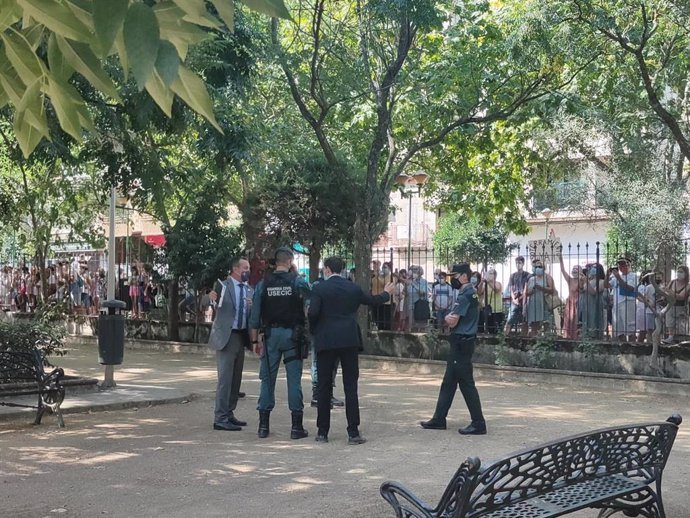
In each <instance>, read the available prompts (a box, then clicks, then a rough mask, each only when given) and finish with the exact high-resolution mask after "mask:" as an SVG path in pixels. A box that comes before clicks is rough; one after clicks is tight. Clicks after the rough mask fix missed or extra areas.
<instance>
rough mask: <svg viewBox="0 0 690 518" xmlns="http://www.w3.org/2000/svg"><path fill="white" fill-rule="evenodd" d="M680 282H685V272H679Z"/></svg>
mask: <svg viewBox="0 0 690 518" xmlns="http://www.w3.org/2000/svg"><path fill="white" fill-rule="evenodd" d="M678 280H679V281H684V280H685V272H678Z"/></svg>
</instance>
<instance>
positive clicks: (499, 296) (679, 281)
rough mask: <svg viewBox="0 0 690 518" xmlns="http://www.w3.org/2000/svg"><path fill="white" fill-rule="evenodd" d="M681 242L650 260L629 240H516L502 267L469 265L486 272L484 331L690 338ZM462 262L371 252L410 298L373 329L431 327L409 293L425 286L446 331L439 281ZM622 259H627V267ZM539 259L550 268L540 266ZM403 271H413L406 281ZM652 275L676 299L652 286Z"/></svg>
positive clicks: (436, 255)
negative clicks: (421, 317) (417, 275)
mask: <svg viewBox="0 0 690 518" xmlns="http://www.w3.org/2000/svg"><path fill="white" fill-rule="evenodd" d="M676 245H677V246H674V247H673V248H674V249H675V253H674V254H672V255H670V256H669V257H667V258H665V259H662V260H659V259H658V258H644V257H642V256H640V255H639V254H636V253H635V250H631V249H630V247H629V246H627V245H626V244H624V243H601V242H595V243H561V242H560V241H559V240H553V239H546V240H535V241H531V242H529V244H528V245H526V246H525V245H520V246H515V247H514V248H513V249H512V250H511V251H510V254H509V256H508V257H507V258H506V260H505V261H503V262H501V263H488V264H484V263H477V262H473V261H468V262H470V264H471V265H472V267H473V270H474V271H475V272H476V273H475V274H474V276H475V277H477V278H478V284H477V288H478V293H479V298H480V305H481V307H482V311H481V318H480V332H484V333H499V332H503V331H505V332H507V333H517V334H522V335H526V336H536V335H539V334H544V333H546V334H555V335H557V336H561V337H563V338H567V339H572V340H599V339H625V340H626V341H632V340H636V341H645V340H646V341H648V340H650V336H651V333H652V332H653V330H654V329H656V328H658V327H660V326H661V327H660V330H661V333H662V334H663V337H665V339H666V340H667V341H668V340H673V339H679V338H681V337H684V336H686V335H688V291H689V290H690V288H688V272H687V264H688V243H687V241H684V242H679V243H677V244H676ZM331 252H332V255H338V256H340V257H342V258H343V259H344V260H345V262H346V265H347V267H348V273H349V271H350V270H351V269H352V268H354V261H353V254H352V253H351V252H350V251H348V250H334V251H331ZM519 257H522V258H524V264H523V267H522V270H518V267H517V259H518V258H519ZM463 259H465V260H467V258H463V257H458V256H457V255H455V254H453V253H452V251H445V250H439V249H432V248H412V249H411V251H410V253H409V255H408V249H407V248H385V249H384V248H377V249H373V250H372V262H374V261H375V262H376V263H377V266H378V267H387V268H386V273H387V276H388V277H387V278H386V279H385V280H386V281H395V282H396V283H400V284H402V285H403V286H402V287H401V288H400V290H399V291H400V292H401V293H400V296H399V297H398V298H405V296H406V295H407V298H408V300H407V302H404V301H403V302H400V301H396V303H395V304H393V307H391V308H388V309H386V312H387V311H390V313H391V314H390V315H388V314H387V313H386V314H385V318H384V317H383V316H381V314H380V311H378V310H377V311H374V312H372V315H371V319H372V327H378V328H379V329H391V330H399V331H404V330H415V329H416V330H419V331H422V330H424V329H425V328H427V326H426V325H425V323H424V322H416V321H414V315H413V305H412V301H411V300H409V299H410V298H412V299H414V298H415V296H411V293H412V292H413V291H414V290H417V291H418V292H419V291H423V292H425V295H424V296H425V297H426V299H427V300H428V301H429V305H430V313H431V319H430V324H429V325H431V326H436V327H438V328H442V323H441V321H442V314H443V312H442V311H441V309H442V308H441V307H439V305H438V304H436V303H437V302H438V299H441V301H442V302H444V303H445V298H444V296H443V295H444V292H445V290H446V288H443V287H442V286H443V285H441V284H440V283H439V274H440V273H441V272H448V271H450V268H451V267H452V264H453V263H457V262H460V261H462V260H463ZM621 259H625V260H626V261H627V263H624V264H623V263H621V264H620V265H619V262H618V261H619V260H621ZM540 262H541V266H542V267H543V269H544V271H543V272H541V271H539V270H537V267H538V265H539V264H540ZM626 265H627V267H626ZM373 267H374V266H372V268H373ZM410 269H412V270H415V271H416V272H420V273H421V277H420V279H418V280H415V279H413V280H410V278H409V273H410ZM403 271H404V272H403ZM401 272H402V273H403V274H405V273H406V274H407V275H408V278H407V279H405V280H404V281H403V280H401V278H400V277H401V276H400V274H401ZM616 272H617V273H618V276H617V275H616ZM650 272H651V275H655V279H656V280H658V282H659V285H660V286H661V288H662V289H666V290H667V291H670V292H671V296H665V295H663V294H662V293H661V291H660V290H657V289H655V288H654V284H653V283H652V282H651V277H650ZM654 272H656V273H654ZM619 277H620V278H619ZM422 281H424V282H422ZM415 283H416V284H415ZM420 286H423V289H420ZM372 288H373V289H374V291H377V290H379V289H380V286H378V287H377V286H376V285H375V281H372ZM415 302H416V301H415ZM666 306H670V307H669V308H668V309H667V310H665V311H664V313H665V314H664V315H663V317H662V318H661V319H657V318H656V316H655V314H656V313H661V311H662V310H663V309H664V308H665V307H666ZM506 324H507V325H506Z"/></svg>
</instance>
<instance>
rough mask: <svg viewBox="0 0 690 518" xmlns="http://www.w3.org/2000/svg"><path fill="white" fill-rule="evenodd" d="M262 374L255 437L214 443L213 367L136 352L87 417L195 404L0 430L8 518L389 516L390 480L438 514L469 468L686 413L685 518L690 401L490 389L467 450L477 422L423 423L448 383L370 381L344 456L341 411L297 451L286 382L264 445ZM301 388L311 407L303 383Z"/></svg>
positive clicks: (194, 358) (250, 409)
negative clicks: (572, 437)
mask: <svg viewBox="0 0 690 518" xmlns="http://www.w3.org/2000/svg"><path fill="white" fill-rule="evenodd" d="M59 362H60V364H61V365H62V366H64V367H65V368H67V369H68V370H70V371H72V372H73V373H74V372H78V373H79V374H82V375H93V376H101V375H102V367H100V366H99V365H98V364H97V363H96V351H95V347H94V346H93V345H85V346H79V347H75V348H74V349H73V350H71V351H70V354H69V355H68V356H67V357H65V358H63V359H60V360H59ZM257 371H258V363H257V361H256V359H253V358H248V359H247V361H246V363H245V376H244V381H243V385H242V388H243V390H245V391H246V392H247V393H248V396H247V398H246V399H244V400H241V401H240V403H239V407H238V410H237V412H236V414H237V416H238V417H239V418H242V419H246V420H248V421H249V423H250V425H249V426H248V428H247V429H245V430H244V431H242V432H218V431H213V430H211V422H212V409H213V399H212V397H213V390H214V383H215V364H214V361H213V357H210V356H202V355H191V354H172V353H164V352H145V351H131V350H127V351H126V353H125V364H124V365H123V366H122V367H121V368H118V370H117V371H116V379H117V380H118V381H119V383H120V387H121V388H118V389H117V390H116V391H113V392H111V393H109V394H108V393H105V394H92V395H83V394H80V395H79V396H78V397H79V398H80V399H82V400H85V401H86V404H87V406H86V408H88V404H95V402H96V401H97V398H99V397H108V398H111V402H115V403H117V402H116V401H115V400H116V399H117V398H120V403H122V402H126V401H127V400H128V398H127V397H125V395H126V394H128V393H129V394H131V393H133V392H139V393H140V394H144V395H145V394H147V393H148V394H149V395H151V394H153V393H154V391H155V393H156V394H166V393H167V394H170V393H172V392H168V391H174V392H175V394H176V395H177V396H180V397H182V399H181V400H182V401H187V402H186V403H176V404H167V405H162V406H151V407H147V406H143V405H145V404H146V403H141V402H140V403H139V404H138V405H139V407H138V408H124V409H123V408H122V407H120V409H119V410H110V411H101V412H94V413H77V414H68V415H66V417H65V421H66V424H67V427H66V428H65V429H62V430H59V429H58V428H57V426H56V423H55V419H54V418H53V417H52V416H50V415H48V416H46V417H44V423H43V424H42V425H41V426H39V427H33V426H30V425H28V424H27V423H28V422H30V421H31V419H30V417H31V416H30V414H27V415H26V416H20V417H17V416H14V417H12V418H11V419H8V418H7V417H6V418H5V419H2V420H0V516H2V517H12V518H20V517H32V518H33V517H44V516H48V517H52V516H66V517H95V516H111V517H123V518H125V517H127V518H129V517H157V516H166V517H172V518H176V517H220V516H224V517H239V516H243V517H263V516H266V515H270V514H273V515H275V516H281V517H283V516H287V517H324V516H333V517H343V518H354V517H378V516H381V517H383V516H392V513H391V509H390V508H389V507H388V505H387V504H386V503H385V502H384V501H383V499H382V498H381V497H380V496H379V494H378V487H379V485H380V484H381V482H382V481H383V480H385V479H389V478H392V479H397V480H401V481H403V482H405V483H406V484H407V485H409V486H410V487H412V488H413V489H414V490H415V491H416V492H417V494H418V495H420V496H422V497H424V498H426V499H428V500H429V501H434V500H435V499H437V498H438V496H439V495H440V493H441V491H442V490H443V488H444V486H445V483H446V482H447V480H448V478H449V477H450V476H451V474H452V473H453V472H454V471H455V469H456V468H457V465H458V464H459V462H461V461H462V460H463V459H464V458H465V457H467V456H469V455H477V456H479V457H480V458H482V459H483V460H485V461H486V460H490V459H492V458H496V457H499V456H503V455H504V454H506V453H508V452H510V451H513V450H516V449H519V448H523V447H527V446H532V445H536V444H538V443H540V442H544V441H547V440H552V439H555V438H558V437H562V436H565V435H569V434H573V433H577V432H582V431H587V430H591V429H594V428H597V427H600V426H602V425H608V424H624V423H630V422H637V421H647V420H662V419H665V418H666V417H667V416H668V415H670V414H672V413H674V412H678V413H680V414H681V415H683V416H684V417H686V424H685V425H684V426H682V427H681V432H680V434H679V437H678V439H677V441H676V444H675V447H674V451H673V454H672V456H671V460H670V462H669V464H668V466H667V471H666V473H665V479H664V489H665V492H664V495H665V503H666V509H667V514H668V516H669V517H674V518H686V517H687V518H690V495H689V494H688V491H687V488H688V475H690V411H689V410H690V404H689V403H688V400H687V399H686V398H681V397H678V396H664V395H653V394H644V395H638V394H632V393H624V392H617V391H615V390H614V391H612V390H606V391H600V390H593V389H574V388H573V387H571V386H560V385H556V384H549V385H540V384H535V383H523V382H521V381H520V379H515V380H514V381H513V382H505V381H502V382H498V381H492V380H488V379H487V380H482V381H480V383H479V390H480V393H481V396H482V399H483V403H484V406H485V411H486V414H487V418H488V424H489V435H487V436H484V437H461V436H460V435H458V434H457V432H456V430H455V429H456V428H457V427H459V426H461V425H465V424H466V423H467V414H466V410H465V409H464V405H463V403H462V400H461V398H458V399H456V402H455V405H454V408H453V409H452V410H451V416H450V420H449V425H450V426H452V428H451V429H449V430H447V431H426V430H422V429H421V428H420V427H419V426H418V424H417V422H418V421H419V420H420V419H422V418H427V417H429V416H430V415H431V411H432V409H433V405H434V403H435V400H436V396H437V393H438V387H439V385H440V376H439V375H438V374H426V375H423V374H410V373H404V374H403V373H396V372H383V371H381V370H380V369H374V368H366V369H363V370H362V377H361V382H360V394H361V407H362V422H363V424H362V433H363V434H364V435H365V436H366V437H367V438H368V439H369V442H367V443H366V444H365V445H362V446H347V444H346V439H347V435H346V431H345V416H344V412H343V411H342V410H335V411H334V415H333V419H332V427H333V428H332V430H331V434H330V435H331V442H330V443H329V444H326V445H321V444H316V443H315V442H314V441H313V439H312V437H311V436H310V437H309V438H307V439H304V440H301V441H291V440H290V439H289V427H290V416H289V411H288V409H287V404H286V391H285V379H284V376H283V375H282V370H281V376H280V378H279V380H278V395H277V397H278V402H279V406H278V408H277V409H276V411H275V412H274V413H273V416H272V420H271V428H272V434H271V436H270V437H269V438H268V439H265V440H259V439H258V438H257V437H256V433H255V431H256V424H257V413H256V410H255V408H256V396H255V395H256V394H257V393H258V388H259V381H258V376H257ZM303 381H304V383H303V388H304V390H305V395H306V394H308V390H309V389H310V387H309V381H308V377H307V376H305V377H304V379H303ZM124 385H127V387H126V389H125V390H123V389H124ZM118 391H119V393H120V394H121V395H120V396H118V395H117V394H118ZM128 391H129V392H128ZM338 393H339V394H340V395H342V389H341V388H338ZM192 394H194V395H195V397H189V396H190V395H192ZM89 398H92V399H91V400H90V401H89ZM143 400H144V401H146V398H143ZM86 408H85V407H82V408H81V409H80V408H78V407H73V409H74V410H82V411H83V410H85V409H86ZM315 417H316V416H315V410H314V409H311V408H306V409H305V425H306V426H307V427H308V429H309V431H310V433H311V435H312V436H313V434H314V431H315ZM595 515H596V513H593V512H591V511H590V512H581V513H578V515H577V516H578V517H580V516H582V517H585V516H595Z"/></svg>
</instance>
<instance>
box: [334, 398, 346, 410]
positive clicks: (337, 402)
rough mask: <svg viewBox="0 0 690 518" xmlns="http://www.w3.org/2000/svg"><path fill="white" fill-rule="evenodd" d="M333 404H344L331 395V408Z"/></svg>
mask: <svg viewBox="0 0 690 518" xmlns="http://www.w3.org/2000/svg"><path fill="white" fill-rule="evenodd" d="M334 406H338V407H341V406H345V403H344V402H342V401H340V400H339V399H337V398H334V397H332V398H331V408H333V407H334Z"/></svg>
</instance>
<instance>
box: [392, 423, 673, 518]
mask: <svg viewBox="0 0 690 518" xmlns="http://www.w3.org/2000/svg"><path fill="white" fill-rule="evenodd" d="M681 422H682V418H681V417H680V416H679V415H673V416H671V417H669V418H668V419H667V420H666V422H663V423H648V424H638V425H629V426H619V427H614V428H606V429H603V430H597V431H594V432H589V433H586V434H583V435H576V436H573V437H568V438H565V439H561V440H558V441H555V442H551V443H548V444H543V445H541V446H537V447H536V448H533V449H530V450H525V451H522V452H519V453H514V454H511V455H509V456H508V457H506V458H504V459H501V460H499V461H497V462H494V463H493V464H491V465H490V466H487V467H483V468H482V467H481V462H480V461H479V459H478V458H476V457H474V458H468V459H467V460H466V461H465V462H463V463H462V464H461V465H460V468H459V469H458V471H457V472H456V473H455V475H453V478H452V479H451V481H450V483H449V484H448V487H447V488H446V490H445V491H444V493H443V496H442V497H441V500H440V502H439V503H438V505H437V506H436V507H434V508H432V507H430V506H429V505H428V504H427V503H425V502H423V501H422V500H420V499H419V498H417V497H416V496H415V495H414V494H412V492H410V491H409V490H408V489H407V488H405V487H404V486H402V485H400V484H398V483H396V482H384V484H383V485H382V486H381V495H382V496H383V498H385V499H386V500H387V501H388V502H389V503H390V504H391V505H392V506H393V508H394V509H395V513H396V516H397V517H398V518H403V517H404V518H413V517H414V518H422V517H423V518H437V517H438V518H441V517H444V518H450V517H457V518H479V517H484V518H489V517H490V518H505V517H511V518H547V517H555V516H562V515H565V514H570V513H574V512H575V511H578V510H580V509H585V508H595V509H599V510H600V511H599V517H600V518H604V517H608V516H611V515H613V514H615V513H618V512H622V513H623V514H624V515H625V516H646V517H649V518H663V517H665V516H666V515H665V513H664V506H663V502H662V499H661V476H662V473H663V470H664V466H665V465H666V461H667V460H668V457H669V454H670V452H671V447H672V446H673V441H674V440H675V438H676V433H677V432H678V426H679V425H680V423H681Z"/></svg>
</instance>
